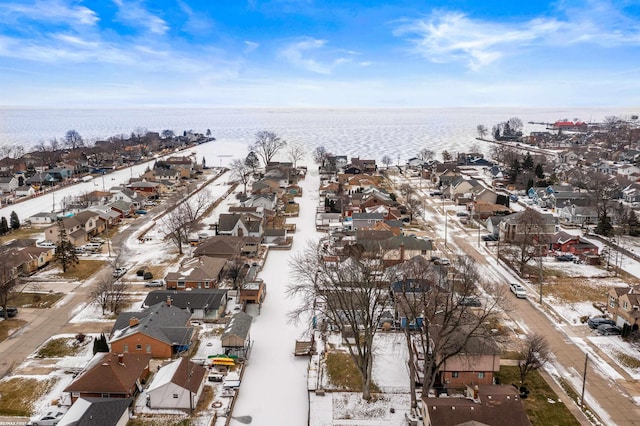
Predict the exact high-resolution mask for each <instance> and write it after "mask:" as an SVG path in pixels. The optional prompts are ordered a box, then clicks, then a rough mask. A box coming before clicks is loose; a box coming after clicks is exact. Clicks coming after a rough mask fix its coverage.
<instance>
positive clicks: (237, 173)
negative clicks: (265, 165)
mask: <svg viewBox="0 0 640 426" xmlns="http://www.w3.org/2000/svg"><path fill="white" fill-rule="evenodd" d="M229 169H230V170H231V175H232V176H233V177H234V178H236V179H238V180H239V181H240V182H241V183H242V185H243V186H244V191H243V194H246V193H247V184H248V183H249V180H250V179H251V172H252V169H251V167H250V166H249V165H248V164H247V161H246V160H240V159H239V158H236V159H234V160H233V161H232V162H231V165H230V166H229Z"/></svg>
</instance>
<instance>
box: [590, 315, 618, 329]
mask: <svg viewBox="0 0 640 426" xmlns="http://www.w3.org/2000/svg"><path fill="white" fill-rule="evenodd" d="M587 325H588V326H589V328H592V329H594V330H595V329H596V328H598V327H600V326H601V325H616V322H615V321H614V320H612V319H609V318H603V317H594V318H589V319H588V320H587Z"/></svg>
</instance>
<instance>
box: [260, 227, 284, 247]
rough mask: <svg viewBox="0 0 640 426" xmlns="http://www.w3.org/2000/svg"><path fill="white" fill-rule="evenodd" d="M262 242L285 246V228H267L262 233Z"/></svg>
mask: <svg viewBox="0 0 640 426" xmlns="http://www.w3.org/2000/svg"><path fill="white" fill-rule="evenodd" d="M263 237H264V244H268V245H276V246H285V245H287V244H289V243H288V241H287V230H286V229H285V228H267V229H265V230H264V233H263Z"/></svg>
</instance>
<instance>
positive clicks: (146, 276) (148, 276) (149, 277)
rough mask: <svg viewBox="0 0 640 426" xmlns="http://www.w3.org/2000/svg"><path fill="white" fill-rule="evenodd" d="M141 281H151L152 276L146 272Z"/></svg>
mask: <svg viewBox="0 0 640 426" xmlns="http://www.w3.org/2000/svg"><path fill="white" fill-rule="evenodd" d="M142 278H143V279H145V280H152V279H153V274H152V273H151V272H150V271H146V272H145V273H144V275H143V276H142Z"/></svg>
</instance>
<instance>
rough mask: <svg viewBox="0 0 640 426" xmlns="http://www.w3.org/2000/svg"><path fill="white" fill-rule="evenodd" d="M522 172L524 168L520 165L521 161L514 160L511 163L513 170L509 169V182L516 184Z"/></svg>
mask: <svg viewBox="0 0 640 426" xmlns="http://www.w3.org/2000/svg"><path fill="white" fill-rule="evenodd" d="M521 171H522V166H521V165H520V161H518V159H517V158H515V159H514V160H513V162H512V163H511V168H510V169H509V181H510V182H511V183H515V181H516V180H517V179H518V176H519V175H520V172H521Z"/></svg>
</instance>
